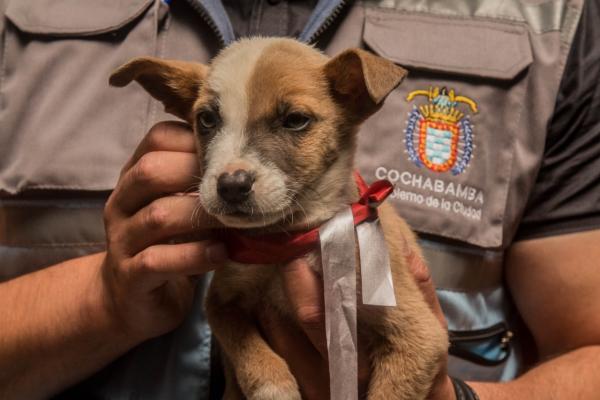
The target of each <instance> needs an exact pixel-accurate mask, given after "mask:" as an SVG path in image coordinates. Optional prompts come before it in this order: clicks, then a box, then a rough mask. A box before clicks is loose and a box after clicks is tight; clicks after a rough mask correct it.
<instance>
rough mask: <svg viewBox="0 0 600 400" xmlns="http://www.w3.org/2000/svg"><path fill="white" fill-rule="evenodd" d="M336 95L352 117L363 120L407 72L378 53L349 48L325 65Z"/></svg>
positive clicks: (327, 76) (377, 107)
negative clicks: (377, 54)
mask: <svg viewBox="0 0 600 400" xmlns="http://www.w3.org/2000/svg"><path fill="white" fill-rule="evenodd" d="M324 72H325V77H326V78H327V79H328V80H329V83H330V85H331V89H332V92H333V95H334V98H335V99H336V101H337V102H338V103H340V104H341V106H342V107H343V109H344V111H346V112H347V113H348V115H349V117H350V118H352V119H353V120H354V121H356V122H362V121H363V120H365V119H367V118H368V117H369V116H370V115H371V114H373V113H374V112H375V111H377V110H378V109H379V108H380V107H381V105H382V104H383V101H384V100H385V98H386V97H387V96H388V94H390V92H391V91H392V90H394V89H395V88H396V86H398V85H399V84H400V83H401V82H402V81H403V80H404V78H405V77H406V74H407V71H406V70H405V69H404V68H402V67H400V66H398V65H396V64H394V63H393V62H391V61H389V60H386V59H384V58H382V57H379V56H376V55H375V54H372V53H369V52H368V51H365V50H361V49H349V50H346V51H344V52H342V53H341V54H339V55H337V56H335V57H334V58H332V59H331V60H329V62H327V63H326V64H325V70H324Z"/></svg>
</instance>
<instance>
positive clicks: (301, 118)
mask: <svg viewBox="0 0 600 400" xmlns="http://www.w3.org/2000/svg"><path fill="white" fill-rule="evenodd" d="M311 121H312V118H311V117H309V116H308V115H306V114H302V113H299V112H293V113H290V114H288V115H286V116H285V117H284V118H283V127H284V128H285V129H289V130H290V131H301V130H303V129H306V127H307V126H308V125H309V124H310V122H311Z"/></svg>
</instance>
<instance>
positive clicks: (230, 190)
mask: <svg viewBox="0 0 600 400" xmlns="http://www.w3.org/2000/svg"><path fill="white" fill-rule="evenodd" d="M252 185H254V174H252V173H251V172H249V171H246V170H244V169H238V170H236V171H235V172H233V173H229V172H224V173H222V174H221V175H220V176H219V178H218V179H217V193H218V194H219V197H220V198H221V199H222V200H223V201H225V202H226V203H228V204H231V205H237V204H240V203H243V202H244V201H246V200H248V197H249V196H250V193H252Z"/></svg>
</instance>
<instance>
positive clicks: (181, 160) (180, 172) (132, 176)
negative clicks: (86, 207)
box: [111, 151, 199, 215]
mask: <svg viewBox="0 0 600 400" xmlns="http://www.w3.org/2000/svg"><path fill="white" fill-rule="evenodd" d="M198 175H199V167H198V160H197V159H196V156H195V155H194V154H191V153H175V152H164V151H155V152H152V153H146V154H145V155H144V156H143V157H142V158H140V160H139V161H138V162H137V163H136V164H135V165H134V166H133V167H131V168H130V170H129V171H127V173H126V174H125V175H124V176H123V177H122V178H121V179H120V180H119V183H118V184H117V187H116V189H115V191H114V193H113V195H112V196H111V197H112V199H111V202H112V204H113V205H114V206H115V207H117V208H118V209H119V210H120V211H121V212H122V213H124V214H125V215H130V214H133V213H135V212H136V211H137V210H139V209H140V208H141V207H143V206H145V205H147V204H149V203H150V202H152V201H153V200H154V199H156V198H158V197H162V196H165V195H167V194H171V193H177V192H187V191H191V190H195V189H196V187H197V185H198V181H199V178H198Z"/></svg>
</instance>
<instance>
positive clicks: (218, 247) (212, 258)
mask: <svg viewBox="0 0 600 400" xmlns="http://www.w3.org/2000/svg"><path fill="white" fill-rule="evenodd" d="M206 259H207V260H208V261H209V262H211V263H215V264H218V263H221V262H223V261H225V260H226V259H227V250H226V249H225V245H224V244H223V243H212V244H210V245H208V247H207V248H206Z"/></svg>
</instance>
